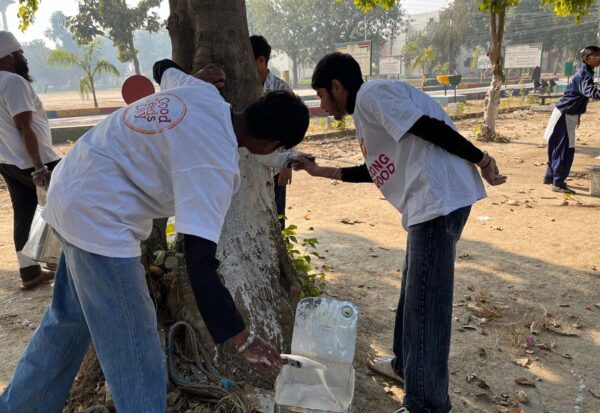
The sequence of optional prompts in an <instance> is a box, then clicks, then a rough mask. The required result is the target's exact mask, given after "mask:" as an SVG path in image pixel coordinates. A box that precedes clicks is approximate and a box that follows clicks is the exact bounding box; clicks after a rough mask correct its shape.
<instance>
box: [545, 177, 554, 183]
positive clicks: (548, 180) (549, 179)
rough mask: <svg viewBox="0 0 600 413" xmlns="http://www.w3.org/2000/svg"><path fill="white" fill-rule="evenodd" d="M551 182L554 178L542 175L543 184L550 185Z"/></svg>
mask: <svg viewBox="0 0 600 413" xmlns="http://www.w3.org/2000/svg"><path fill="white" fill-rule="evenodd" d="M553 182H554V180H553V179H552V178H548V177H547V176H545V177H544V185H552V183H553Z"/></svg>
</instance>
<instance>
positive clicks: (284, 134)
mask: <svg viewBox="0 0 600 413" xmlns="http://www.w3.org/2000/svg"><path fill="white" fill-rule="evenodd" d="M244 119H245V120H246V127H247V128H248V133H249V134H250V135H252V136H253V137H255V138H258V139H266V140H270V141H280V142H281V143H282V144H283V146H284V147H285V148H286V149H289V148H292V147H294V146H296V145H298V144H299V143H300V142H301V141H302V139H303V138H304V135H305V134H306V130H307V129H308V124H309V121H310V116H309V113H308V108H307V107H306V105H305V104H304V103H303V102H302V99H300V98H299V97H298V96H296V95H294V94H293V93H290V92H288V91H285V90H276V91H274V92H269V93H267V94H266V95H264V96H263V97H261V98H260V99H259V100H257V101H256V102H254V103H253V104H252V105H250V106H248V108H246V110H245V111H244Z"/></svg>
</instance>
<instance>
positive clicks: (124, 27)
mask: <svg viewBox="0 0 600 413" xmlns="http://www.w3.org/2000/svg"><path fill="white" fill-rule="evenodd" d="M160 1H161V0H141V1H140V2H139V3H137V5H136V6H134V7H131V6H129V5H128V4H127V2H126V0H82V1H80V2H79V12H78V14H77V15H75V16H73V17H71V18H69V19H68V22H67V24H68V25H69V27H70V29H71V31H72V32H73V34H74V36H75V39H76V40H77V41H78V42H79V43H83V44H87V43H90V42H91V41H92V40H93V39H94V38H96V37H98V36H103V37H105V38H108V39H110V40H111V41H112V42H113V44H114V45H115V47H116V48H117V49H118V50H119V60H120V61H121V62H133V67H134V70H135V73H136V74H140V73H141V71H140V63H139V59H138V50H137V49H136V47H135V44H134V33H135V31H136V30H146V31H149V32H156V31H158V30H159V29H160V20H159V17H158V14H157V12H156V8H157V7H158V6H159V5H160Z"/></svg>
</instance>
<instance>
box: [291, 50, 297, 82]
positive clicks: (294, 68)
mask: <svg viewBox="0 0 600 413" xmlns="http://www.w3.org/2000/svg"><path fill="white" fill-rule="evenodd" d="M291 59H292V76H293V80H292V88H294V89H295V88H297V87H298V72H299V70H298V55H297V54H294V55H292V57H291Z"/></svg>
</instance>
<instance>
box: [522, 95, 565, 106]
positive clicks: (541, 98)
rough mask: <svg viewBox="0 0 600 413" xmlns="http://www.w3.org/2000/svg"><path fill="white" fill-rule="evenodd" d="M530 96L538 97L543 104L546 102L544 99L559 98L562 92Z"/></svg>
mask: <svg viewBox="0 0 600 413" xmlns="http://www.w3.org/2000/svg"><path fill="white" fill-rule="evenodd" d="M530 96H535V97H536V98H539V99H540V101H541V104H542V106H544V105H545V104H546V99H560V98H561V97H563V95H562V94H560V95H559V94H553V95H544V94H539V93H536V94H533V95H530Z"/></svg>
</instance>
